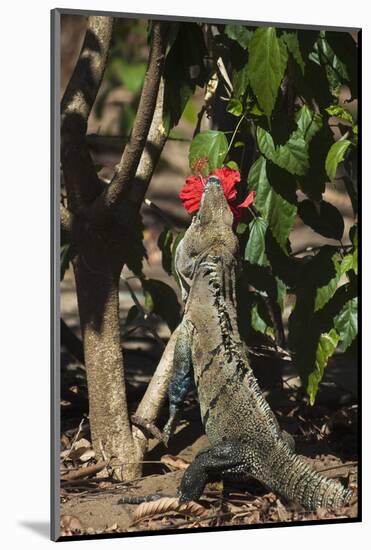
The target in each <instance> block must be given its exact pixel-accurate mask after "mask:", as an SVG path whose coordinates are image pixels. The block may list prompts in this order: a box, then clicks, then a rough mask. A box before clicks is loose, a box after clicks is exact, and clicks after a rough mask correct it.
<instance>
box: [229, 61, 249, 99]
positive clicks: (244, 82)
mask: <svg viewBox="0 0 371 550" xmlns="http://www.w3.org/2000/svg"><path fill="white" fill-rule="evenodd" d="M248 84H249V74H248V63H247V62H246V63H245V65H243V66H242V67H241V68H239V69H234V70H233V72H232V86H233V95H234V96H235V97H238V98H240V97H242V96H243V95H244V94H245V92H246V88H247V86H248Z"/></svg>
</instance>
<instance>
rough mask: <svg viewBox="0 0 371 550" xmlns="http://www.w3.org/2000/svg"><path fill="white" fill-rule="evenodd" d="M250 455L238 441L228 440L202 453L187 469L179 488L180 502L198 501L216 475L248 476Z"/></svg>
mask: <svg viewBox="0 0 371 550" xmlns="http://www.w3.org/2000/svg"><path fill="white" fill-rule="evenodd" d="M248 462H249V458H248V453H247V451H246V447H245V446H244V445H242V444H241V442H240V441H238V440H236V439H228V440H226V441H223V442H222V443H220V444H218V445H214V446H213V447H210V448H209V449H206V450H204V451H201V453H199V454H198V455H197V456H196V458H195V459H194V461H193V462H192V464H191V465H190V466H189V467H188V468H187V470H186V472H185V474H184V476H183V478H182V481H181V483H180V487H179V501H180V502H186V501H188V500H197V499H198V498H200V496H201V495H202V492H203V490H204V487H205V485H206V483H207V482H208V481H209V480H211V478H212V477H214V476H215V475H216V474H220V476H221V477H224V476H225V475H228V473H242V472H244V473H245V474H246V476H248Z"/></svg>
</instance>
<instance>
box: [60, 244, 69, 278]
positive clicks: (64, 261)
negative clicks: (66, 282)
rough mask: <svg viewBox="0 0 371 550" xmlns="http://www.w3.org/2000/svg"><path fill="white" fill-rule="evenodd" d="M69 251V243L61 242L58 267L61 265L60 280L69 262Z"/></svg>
mask: <svg viewBox="0 0 371 550" xmlns="http://www.w3.org/2000/svg"><path fill="white" fill-rule="evenodd" d="M70 252H71V243H67V244H62V246H61V251H60V267H61V275H60V277H61V279H60V280H61V281H63V278H64V275H65V273H66V271H67V269H68V267H69V264H70V259H71V258H70Z"/></svg>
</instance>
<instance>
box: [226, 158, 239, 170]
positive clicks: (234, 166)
mask: <svg viewBox="0 0 371 550" xmlns="http://www.w3.org/2000/svg"><path fill="white" fill-rule="evenodd" d="M226 166H228V168H232V170H239V169H240V168H239V166H238V164H237V162H236V161H234V160H230V161H229V162H227V164H226Z"/></svg>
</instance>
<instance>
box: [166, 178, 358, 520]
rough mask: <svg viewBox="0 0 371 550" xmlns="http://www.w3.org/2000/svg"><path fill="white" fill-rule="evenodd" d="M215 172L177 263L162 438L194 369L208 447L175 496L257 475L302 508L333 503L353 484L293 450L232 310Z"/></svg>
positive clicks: (228, 247)
mask: <svg viewBox="0 0 371 550" xmlns="http://www.w3.org/2000/svg"><path fill="white" fill-rule="evenodd" d="M232 226H233V214H232V212H231V210H230V208H229V206H228V203H227V201H226V199H225V196H224V193H223V189H222V187H221V183H220V180H219V179H218V178H217V177H215V176H210V177H209V178H208V180H207V182H206V184H205V187H204V191H203V195H202V199H201V204H200V208H199V211H198V213H197V214H196V215H195V216H194V217H193V219H192V223H191V225H190V227H189V228H188V230H187V231H186V233H185V235H184V238H183V240H182V241H181V243H180V244H179V246H178V248H177V251H176V257H175V266H176V271H177V274H178V277H179V281H180V284H181V288H182V298H183V300H184V302H185V310H184V316H183V320H182V322H181V326H180V329H179V334H178V337H177V341H176V344H175V352H174V371H173V375H172V379H171V382H170V385H169V403H170V412H169V420H168V422H167V424H166V426H165V428H164V438H165V440H167V439H168V438H169V436H170V434H171V432H172V431H173V428H174V423H175V418H176V414H177V411H178V409H179V407H180V405H181V403H182V401H183V400H184V398H185V396H186V394H187V391H188V389H189V385H190V383H191V380H192V376H193V377H194V382H195V385H196V389H197V393H198V397H199V402H200V409H201V417H202V422H203V425H204V428H205V432H206V435H207V437H208V439H209V441H210V444H211V447H210V448H208V449H206V450H203V451H201V453H199V454H198V455H197V456H196V458H195V460H194V461H193V463H192V464H191V465H190V466H189V467H188V469H187V470H186V472H185V474H184V476H183V478H182V481H181V484H180V487H179V500H180V501H188V500H197V499H198V498H199V497H200V496H201V495H202V492H203V490H204V487H205V485H206V483H207V482H208V480H210V479H212V478H215V476H217V475H220V476H221V477H222V478H224V479H225V478H229V477H230V478H232V479H233V478H236V477H237V478H238V479H242V480H244V479H248V478H251V477H252V478H255V479H257V480H258V481H260V482H261V483H262V484H264V485H265V486H267V487H269V488H270V489H271V490H272V491H274V492H277V493H278V494H280V495H282V496H284V497H285V498H286V499H288V500H289V501H296V502H298V503H300V504H301V505H302V506H304V507H305V508H306V509H311V510H314V509H316V508H319V507H325V508H329V509H335V508H338V507H340V506H342V505H344V504H345V503H347V502H348V501H349V499H350V497H351V491H350V490H348V489H345V488H344V487H343V486H342V485H341V483H339V482H338V481H335V480H332V479H328V478H326V477H324V476H323V475H321V474H320V473H318V472H317V471H315V470H314V469H313V468H311V467H310V466H309V465H308V464H307V463H306V462H305V461H304V460H303V459H302V458H301V457H300V456H298V455H297V454H295V453H294V448H293V440H292V438H291V436H289V434H287V433H286V432H284V431H282V430H281V429H280V427H279V425H278V422H277V420H276V417H275V415H274V413H273V411H272V410H271V408H270V407H269V405H268V403H267V402H266V400H265V398H264V396H263V394H262V391H261V389H260V387H259V386H258V383H257V381H256V379H255V377H254V374H253V372H252V370H251V367H250V365H249V360H248V354H247V349H246V347H245V344H244V343H243V342H242V340H241V338H240V335H239V331H238V327H237V314H236V288H235V287H236V270H237V267H238V260H237V258H238V241H237V237H236V235H235V234H234V232H233V229H232Z"/></svg>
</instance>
